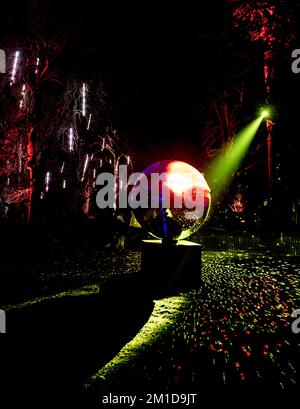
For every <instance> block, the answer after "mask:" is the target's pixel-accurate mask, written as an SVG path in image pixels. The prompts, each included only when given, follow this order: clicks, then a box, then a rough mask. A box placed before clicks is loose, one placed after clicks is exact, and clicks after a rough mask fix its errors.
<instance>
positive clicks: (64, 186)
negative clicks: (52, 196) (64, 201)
mask: <svg viewBox="0 0 300 409" xmlns="http://www.w3.org/2000/svg"><path fill="white" fill-rule="evenodd" d="M66 186H67V181H66V180H64V181H63V189H65V188H66Z"/></svg>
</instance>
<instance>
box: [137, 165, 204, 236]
mask: <svg viewBox="0 0 300 409" xmlns="http://www.w3.org/2000/svg"><path fill="white" fill-rule="evenodd" d="M154 174H156V177H157V175H158V174H159V175H160V182H159V189H158V188H157V185H156V188H154V185H153V175H154ZM145 176H146V177H147V181H148V183H147V186H146V187H145V188H144V189H147V192H146V193H147V197H148V206H147V208H137V209H133V211H134V215H135V217H136V219H137V221H138V222H139V224H140V225H141V226H142V227H143V228H145V229H146V230H147V231H148V232H149V233H150V234H151V235H153V236H154V237H156V238H160V239H163V240H166V241H171V242H172V241H177V240H182V239H185V238H187V237H189V236H190V235H192V234H194V233H195V232H196V231H197V230H198V229H199V228H200V227H201V226H202V225H203V223H204V222H205V220H206V218H207V216H208V213H209V209H210V204H211V195H210V188H209V186H208V184H207V183H206V181H205V179H204V176H203V175H202V174H201V173H200V172H199V171H198V170H197V169H195V168H194V167H193V166H191V165H189V164H187V163H185V162H181V161H176V160H164V161H160V162H156V163H154V164H152V165H150V166H149V167H147V168H146V169H145V170H144V171H143V174H142V176H140V177H139V178H138V179H137V181H136V183H135V185H134V186H133V189H132V193H134V194H136V193H137V192H135V190H136V189H139V190H140V192H141V183H140V179H141V178H142V177H143V178H144V180H145ZM154 180H156V179H155V177H154ZM144 186H145V184H144ZM163 192H169V197H170V202H169V203H167V206H166V202H165V201H164V197H165V196H163ZM199 192H200V196H199ZM142 193H143V192H141V193H140V194H142ZM144 193H145V192H144ZM164 194H165V193H164ZM196 194H197V195H198V196H196ZM188 195H190V196H188ZM187 197H190V199H191V200H193V199H194V202H190V203H195V206H194V207H192V206H191V205H190V204H189V205H188V206H187V205H186V202H187V200H185V199H186V198H187ZM199 198H200V201H198V199H199ZM153 203H156V205H155V207H154V206H153ZM157 203H158V205H157ZM178 203H180V204H181V206H179V207H178ZM197 204H200V205H199V206H198V205H197Z"/></svg>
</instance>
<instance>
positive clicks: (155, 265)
mask: <svg viewBox="0 0 300 409" xmlns="http://www.w3.org/2000/svg"><path fill="white" fill-rule="evenodd" d="M142 274H143V275H144V279H145V285H146V286H147V288H148V289H149V291H150V292H151V294H152V295H153V296H156V297H163V296H167V295H174V294H178V293H179V292H183V291H188V290H191V289H194V288H198V287H199V286H200V284H201V246H200V244H197V243H193V242H191V241H186V240H181V241H179V242H178V243H177V244H162V241H161V240H143V244H142Z"/></svg>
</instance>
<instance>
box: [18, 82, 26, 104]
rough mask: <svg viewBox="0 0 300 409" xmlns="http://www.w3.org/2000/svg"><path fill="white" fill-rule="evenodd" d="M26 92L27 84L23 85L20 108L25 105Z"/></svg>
mask: <svg viewBox="0 0 300 409" xmlns="http://www.w3.org/2000/svg"><path fill="white" fill-rule="evenodd" d="M25 94H26V85H25V84H23V86H22V91H21V99H20V104H19V106H20V109H22V108H23V106H24V103H25V96H26V95H25Z"/></svg>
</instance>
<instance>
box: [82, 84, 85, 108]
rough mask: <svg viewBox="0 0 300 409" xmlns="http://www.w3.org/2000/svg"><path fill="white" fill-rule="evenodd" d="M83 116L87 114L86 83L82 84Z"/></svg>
mask: <svg viewBox="0 0 300 409" xmlns="http://www.w3.org/2000/svg"><path fill="white" fill-rule="evenodd" d="M82 116H86V85H85V83H83V84H82Z"/></svg>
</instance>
